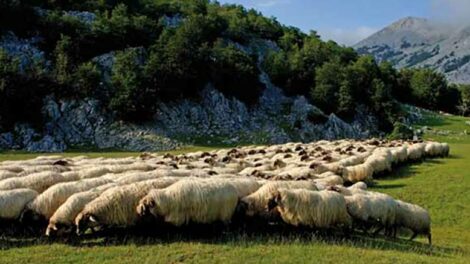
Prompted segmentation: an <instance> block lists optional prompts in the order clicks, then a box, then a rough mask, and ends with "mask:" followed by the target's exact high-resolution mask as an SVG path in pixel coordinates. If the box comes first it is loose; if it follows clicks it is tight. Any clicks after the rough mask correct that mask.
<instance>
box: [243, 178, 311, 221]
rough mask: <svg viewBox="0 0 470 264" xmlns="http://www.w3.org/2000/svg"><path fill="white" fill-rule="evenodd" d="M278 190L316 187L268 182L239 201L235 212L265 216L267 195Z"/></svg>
mask: <svg viewBox="0 0 470 264" xmlns="http://www.w3.org/2000/svg"><path fill="white" fill-rule="evenodd" d="M279 188H289V189H294V188H295V189H299V188H303V189H309V190H317V186H316V184H315V183H314V182H312V181H272V182H268V183H266V184H265V185H263V186H262V187H260V188H259V189H258V190H257V191H256V192H254V193H252V194H250V195H248V196H245V197H243V198H242V199H241V200H240V201H239V205H238V208H237V211H239V212H240V213H242V214H244V215H246V216H248V217H253V216H261V217H265V216H266V212H265V211H266V206H267V204H268V200H269V195H270V194H271V193H272V192H273V191H275V190H277V189H279Z"/></svg>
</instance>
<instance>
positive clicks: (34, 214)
mask: <svg viewBox="0 0 470 264" xmlns="http://www.w3.org/2000/svg"><path fill="white" fill-rule="evenodd" d="M111 182H112V181H111V180H110V179H108V178H107V177H102V178H93V179H86V180H81V181H74V182H63V183H58V184H56V185H54V186H52V187H50V188H49V189H47V190H46V191H44V192H43V193H41V194H40V195H39V196H38V197H36V198H35V199H34V200H33V201H31V203H30V204H28V205H27V206H26V209H25V212H24V214H23V219H24V220H35V219H38V220H39V219H40V218H45V219H49V218H50V217H51V216H52V215H53V214H54V212H55V211H56V210H57V208H59V206H60V205H61V204H63V203H64V202H65V201H66V200H67V198H69V197H70V196H71V195H73V194H75V193H78V192H84V191H87V190H90V189H93V188H95V187H97V186H100V185H105V184H108V183H111Z"/></svg>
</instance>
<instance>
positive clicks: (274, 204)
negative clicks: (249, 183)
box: [266, 191, 281, 212]
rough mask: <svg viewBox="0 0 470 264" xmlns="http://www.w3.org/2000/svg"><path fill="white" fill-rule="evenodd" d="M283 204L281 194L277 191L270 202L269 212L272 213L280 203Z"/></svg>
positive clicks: (268, 205)
mask: <svg viewBox="0 0 470 264" xmlns="http://www.w3.org/2000/svg"><path fill="white" fill-rule="evenodd" d="M280 202H281V193H280V192H278V191H276V192H274V193H273V194H272V196H271V198H269V200H268V204H267V208H266V209H267V210H268V212H271V211H272V210H273V209H274V208H276V207H277V206H278V205H279V203H280Z"/></svg>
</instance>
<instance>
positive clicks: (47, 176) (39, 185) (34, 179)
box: [0, 171, 77, 193]
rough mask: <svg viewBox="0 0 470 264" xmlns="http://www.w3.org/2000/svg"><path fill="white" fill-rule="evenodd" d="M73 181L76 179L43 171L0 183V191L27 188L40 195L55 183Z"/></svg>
mask: <svg viewBox="0 0 470 264" xmlns="http://www.w3.org/2000/svg"><path fill="white" fill-rule="evenodd" d="M74 180H77V177H73V176H71V177H66V176H63V175H61V174H60V173H57V172H51V171H45V172H38V173H33V174H30V175H28V176H25V177H19V178H10V179H6V180H3V181H0V190H12V189H19V188H29V189H33V190H35V191H37V192H38V193H42V192H43V191H45V190H46V189H47V188H49V187H50V186H52V185H54V184H56V183H59V182H67V181H74Z"/></svg>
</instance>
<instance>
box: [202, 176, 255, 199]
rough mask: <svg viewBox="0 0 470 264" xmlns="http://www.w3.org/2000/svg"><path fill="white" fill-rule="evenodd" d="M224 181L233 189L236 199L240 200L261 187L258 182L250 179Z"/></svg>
mask: <svg viewBox="0 0 470 264" xmlns="http://www.w3.org/2000/svg"><path fill="white" fill-rule="evenodd" d="M211 179H217V178H211ZM224 181H226V182H227V183H229V184H231V185H232V186H233V187H235V189H236V191H237V195H238V198H240V199H241V198H243V197H245V196H247V195H250V194H252V193H254V192H256V191H257V190H258V189H259V188H261V186H262V185H263V184H261V183H260V182H259V181H256V180H254V179H250V178H241V179H239V178H231V179H230V178H229V179H224Z"/></svg>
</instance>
